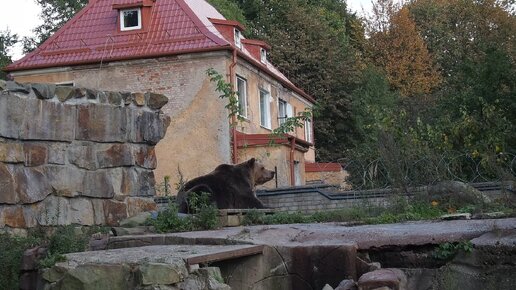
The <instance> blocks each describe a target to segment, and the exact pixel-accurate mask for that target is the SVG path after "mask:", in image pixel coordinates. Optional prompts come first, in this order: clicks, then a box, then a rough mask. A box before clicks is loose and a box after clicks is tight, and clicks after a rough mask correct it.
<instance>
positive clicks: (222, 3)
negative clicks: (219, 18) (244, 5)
mask: <svg viewBox="0 0 516 290" xmlns="http://www.w3.org/2000/svg"><path fill="white" fill-rule="evenodd" d="M208 2H209V3H210V4H211V5H213V6H215V7H217V11H219V12H220V14H222V15H224V17H225V18H226V19H230V20H236V21H238V22H240V23H241V24H242V25H244V26H247V20H246V18H245V16H244V14H243V11H242V9H240V7H239V6H238V4H237V3H236V2H235V1H231V0H208Z"/></svg>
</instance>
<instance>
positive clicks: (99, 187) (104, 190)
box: [81, 170, 115, 198]
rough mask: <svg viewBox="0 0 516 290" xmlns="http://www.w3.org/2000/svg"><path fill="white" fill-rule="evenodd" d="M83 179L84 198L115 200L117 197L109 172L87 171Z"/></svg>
mask: <svg viewBox="0 0 516 290" xmlns="http://www.w3.org/2000/svg"><path fill="white" fill-rule="evenodd" d="M83 177H84V178H83V181H82V185H83V188H82V194H81V195H82V196H88V197H97V198H113V197H114V196H115V190H114V188H113V181H112V180H111V177H110V174H109V171H107V170H102V171H100V170H97V171H85V172H83Z"/></svg>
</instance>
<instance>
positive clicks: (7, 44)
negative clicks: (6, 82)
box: [0, 30, 18, 79]
mask: <svg viewBox="0 0 516 290" xmlns="http://www.w3.org/2000/svg"><path fill="white" fill-rule="evenodd" d="M17 42H18V35H17V34H11V32H10V31H9V30H6V31H0V79H5V77H6V74H5V72H4V71H2V70H1V69H2V68H4V67H6V66H7V65H9V64H11V63H12V59H11V56H9V49H10V48H11V47H12V46H13V45H15V44H16V43H17Z"/></svg>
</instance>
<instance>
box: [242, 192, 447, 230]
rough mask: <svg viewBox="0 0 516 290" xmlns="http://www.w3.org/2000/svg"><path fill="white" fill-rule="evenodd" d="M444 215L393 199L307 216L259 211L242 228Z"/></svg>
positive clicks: (392, 220) (425, 204)
mask: <svg viewBox="0 0 516 290" xmlns="http://www.w3.org/2000/svg"><path fill="white" fill-rule="evenodd" d="M444 213H445V212H444V211H442V210H441V209H439V208H438V207H434V206H432V205H431V204H429V203H428V202H424V201H416V200H412V201H408V200H406V199H405V198H401V197H400V198H396V199H394V200H392V201H391V202H390V203H389V205H388V206H385V207H381V206H373V205H368V204H363V205H357V206H354V207H351V208H348V209H340V210H328V211H320V212H316V213H314V214H311V215H304V214H302V213H299V212H295V213H287V212H280V213H274V214H272V215H265V214H264V213H262V212H259V211H253V210H251V211H249V212H248V213H247V214H246V216H245V217H244V220H243V222H242V224H243V225H263V224H293V223H323V222H361V223H367V224H385V223H397V222H403V221H414V220H431V219H436V218H438V217H440V216H441V215H443V214H444Z"/></svg>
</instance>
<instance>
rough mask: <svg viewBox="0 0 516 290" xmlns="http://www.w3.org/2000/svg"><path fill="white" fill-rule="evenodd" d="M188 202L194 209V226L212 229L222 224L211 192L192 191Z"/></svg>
mask: <svg viewBox="0 0 516 290" xmlns="http://www.w3.org/2000/svg"><path fill="white" fill-rule="evenodd" d="M188 204H189V206H190V207H191V208H192V209H193V214H194V215H193V217H192V223H193V225H194V228H196V229H201V230H212V229H216V228H218V227H219V226H220V225H219V219H218V216H217V213H218V210H217V208H216V207H215V205H213V204H212V202H211V198H210V194H209V193H207V192H200V193H191V194H190V195H189V196H188Z"/></svg>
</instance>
